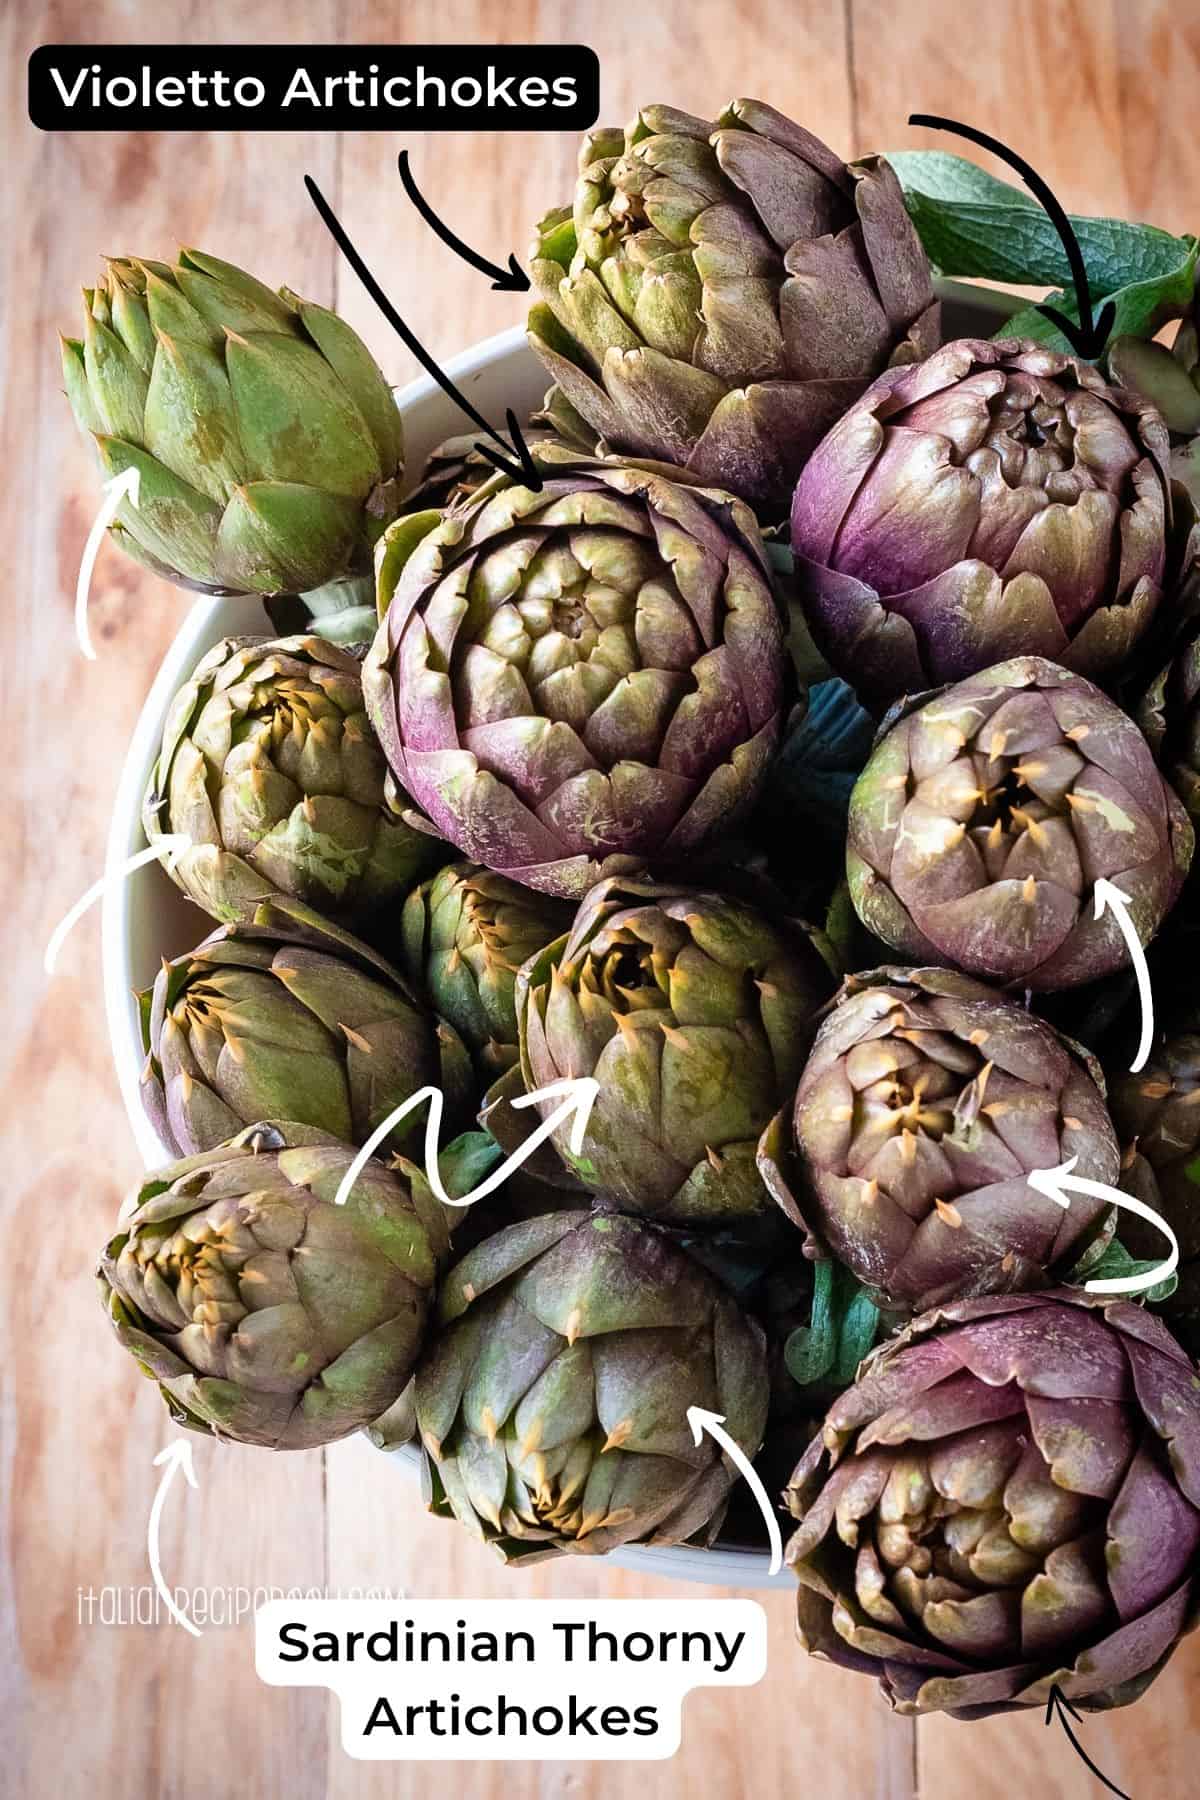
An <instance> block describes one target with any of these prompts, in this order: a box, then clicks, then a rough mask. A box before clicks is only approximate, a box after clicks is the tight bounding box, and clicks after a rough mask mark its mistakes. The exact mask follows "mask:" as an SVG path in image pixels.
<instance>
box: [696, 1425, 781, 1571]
mask: <svg viewBox="0 0 1200 1800" xmlns="http://www.w3.org/2000/svg"><path fill="white" fill-rule="evenodd" d="M687 1422H688V1424H689V1425H690V1426H691V1428H692V1442H693V1443H694V1444H697V1445H698V1444H699V1442H700V1439H701V1438H702V1437H703V1435H704V1433H705V1432H706V1431H707V1433H708V1435H709V1436H710V1437H711V1438H715V1439H716V1441H717V1443H718V1444H720V1446H721V1448H722V1450H723V1451H724V1452H725V1454H726V1456H728V1457H729V1459H730V1460H731V1462H733V1463H735V1464H736V1465H737V1471H738V1474H739V1475H740V1476H741V1477H742V1479H743V1481H745V1482H746V1483H747V1484H748V1485H749V1488H750V1492H751V1493H752V1494H753V1495H754V1498H755V1499H756V1500H757V1502H758V1508H759V1511H760V1512H761V1513H762V1516H763V1518H764V1519H765V1520H766V1522H767V1536H768V1538H770V1540H771V1568H770V1573H771V1574H772V1575H778V1573H779V1571H780V1569H781V1568H782V1567H783V1539H782V1537H781V1536H780V1534H779V1521H778V1519H777V1518H776V1517H775V1508H774V1507H773V1506H772V1505H771V1501H770V1496H769V1495H768V1493H767V1490H766V1488H765V1487H764V1486H763V1484H762V1482H761V1481H760V1480H759V1478H758V1476H757V1475H756V1474H755V1472H754V1468H753V1466H752V1464H751V1462H750V1458H749V1457H748V1456H747V1455H746V1452H745V1451H744V1450H743V1449H742V1447H741V1445H740V1444H735V1443H734V1441H733V1439H732V1438H731V1437H730V1435H729V1433H728V1432H727V1431H726V1430H725V1414H724V1413H714V1412H706V1411H705V1410H704V1408H703V1407H702V1406H689V1407H688V1409H687Z"/></svg>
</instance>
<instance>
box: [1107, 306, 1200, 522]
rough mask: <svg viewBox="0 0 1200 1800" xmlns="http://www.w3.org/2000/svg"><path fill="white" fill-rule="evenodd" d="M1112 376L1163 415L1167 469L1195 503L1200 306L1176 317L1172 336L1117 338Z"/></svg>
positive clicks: (1198, 501) (1199, 469)
mask: <svg viewBox="0 0 1200 1800" xmlns="http://www.w3.org/2000/svg"><path fill="white" fill-rule="evenodd" d="M1107 362H1108V372H1109V375H1110V376H1111V378H1112V380H1113V381H1119V382H1120V384H1121V386H1122V387H1126V388H1130V389H1132V391H1133V392H1134V393H1135V394H1140V395H1141V396H1142V398H1143V399H1145V400H1148V401H1149V402H1150V404H1151V405H1152V406H1156V407H1157V408H1158V410H1159V412H1160V413H1161V414H1162V416H1163V422H1164V424H1165V425H1166V427H1167V430H1168V431H1169V432H1170V434H1171V446H1172V447H1171V473H1172V475H1173V476H1174V477H1175V479H1176V481H1178V482H1180V483H1181V484H1182V486H1183V487H1184V488H1185V489H1186V491H1187V494H1188V496H1189V498H1190V499H1191V501H1192V503H1193V505H1195V506H1198V507H1200V305H1195V306H1193V309H1192V312H1191V315H1190V316H1189V317H1188V318H1186V319H1181V320H1180V322H1179V329H1178V330H1177V331H1176V333H1175V341H1174V343H1173V344H1172V345H1171V348H1170V349H1169V350H1168V349H1167V347H1166V345H1165V344H1157V343H1152V342H1150V341H1149V340H1147V339H1145V338H1132V337H1121V338H1117V339H1116V340H1115V342H1114V343H1112V344H1110V345H1109V347H1108V356H1107Z"/></svg>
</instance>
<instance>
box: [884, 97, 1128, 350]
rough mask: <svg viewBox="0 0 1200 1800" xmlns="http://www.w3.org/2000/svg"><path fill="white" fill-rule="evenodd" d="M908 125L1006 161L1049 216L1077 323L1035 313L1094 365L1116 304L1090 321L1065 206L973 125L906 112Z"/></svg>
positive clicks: (1053, 310) (1084, 276) (1083, 270)
mask: <svg viewBox="0 0 1200 1800" xmlns="http://www.w3.org/2000/svg"><path fill="white" fill-rule="evenodd" d="M908 122H909V124H910V125H928V126H929V127H930V129H931V130H933V131H952V132H954V134H955V135H956V136H957V137H963V138H968V139H969V140H970V141H971V143H973V144H978V145H979V147H980V149H982V150H990V151H991V152H992V155H993V156H998V157H999V158H1000V160H1001V162H1006V163H1007V164H1008V166H1009V168H1010V169H1015V170H1016V172H1017V174H1018V175H1019V176H1020V177H1021V180H1022V181H1023V182H1024V183H1025V186H1026V187H1027V188H1028V189H1029V191H1030V193H1031V194H1032V195H1033V196H1034V198H1035V199H1036V200H1037V201H1039V202H1040V204H1041V205H1042V207H1043V208H1044V209H1045V211H1046V213H1047V214H1048V215H1049V218H1050V223H1051V224H1052V225H1053V226H1054V229H1055V231H1057V233H1058V235H1059V238H1060V239H1061V240H1062V247H1063V249H1064V250H1065V251H1066V253H1067V261H1068V262H1069V263H1070V265H1071V280H1072V282H1073V283H1074V287H1075V304H1076V306H1077V307H1078V309H1079V324H1078V325H1077V324H1076V323H1075V321H1074V319H1068V318H1067V316H1066V314H1065V313H1060V312H1059V310H1058V308H1057V307H1056V306H1039V307H1038V308H1037V311H1038V312H1040V313H1042V314H1044V315H1045V317H1046V318H1047V319H1049V320H1050V323H1051V324H1052V325H1057V327H1058V329H1059V330H1060V331H1061V332H1062V334H1063V336H1064V337H1065V338H1067V339H1068V340H1069V342H1070V344H1071V347H1072V349H1073V350H1074V351H1075V354H1076V355H1077V356H1082V357H1083V359H1084V361H1085V362H1095V361H1096V360H1097V358H1098V357H1099V356H1100V355H1101V353H1102V352H1103V349H1104V346H1105V344H1107V342H1108V334H1109V332H1110V331H1111V330H1112V324H1113V320H1114V319H1115V318H1116V316H1117V307H1116V302H1115V301H1113V300H1106V301H1105V303H1104V305H1103V306H1102V307H1101V309H1100V317H1099V318H1098V319H1096V320H1093V318H1092V290H1091V286H1090V284H1089V282H1088V272H1087V265H1086V264H1085V262H1084V260H1083V251H1082V250H1081V249H1080V248H1079V239H1078V238H1077V237H1076V236H1075V230H1074V227H1073V226H1072V224H1071V221H1070V219H1069V218H1068V217H1067V214H1066V209H1065V207H1063V206H1062V205H1061V204H1060V202H1059V201H1058V200H1057V199H1056V198H1055V196H1054V194H1053V193H1052V192H1051V191H1050V189H1049V188H1048V187H1047V186H1046V183H1045V182H1044V181H1043V180H1042V178H1041V176H1040V175H1039V174H1038V172H1037V170H1036V169H1032V168H1030V166H1029V164H1028V163H1027V162H1026V161H1025V159H1024V157H1021V156H1018V155H1017V153H1016V151H1015V150H1010V149H1009V147H1008V145H1007V144H1002V143H1001V142H1000V141H999V139H998V138H994V137H989V136H988V134H987V132H986V131H976V130H975V127H974V126H973V125H960V124H959V122H958V120H957V119H940V118H938V117H937V116H936V115H935V114H933V113H910V114H909V118H908Z"/></svg>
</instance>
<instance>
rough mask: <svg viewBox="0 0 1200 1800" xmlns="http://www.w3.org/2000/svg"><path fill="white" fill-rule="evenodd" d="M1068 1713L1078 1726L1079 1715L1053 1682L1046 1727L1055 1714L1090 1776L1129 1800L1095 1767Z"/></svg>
mask: <svg viewBox="0 0 1200 1800" xmlns="http://www.w3.org/2000/svg"><path fill="white" fill-rule="evenodd" d="M1068 1713H1070V1715H1071V1717H1072V1719H1074V1720H1075V1723H1076V1724H1078V1723H1079V1714H1078V1713H1077V1712H1076V1711H1075V1708H1074V1707H1073V1706H1072V1705H1071V1702H1070V1701H1069V1700H1068V1699H1067V1696H1066V1695H1065V1694H1064V1693H1063V1691H1062V1689H1061V1688H1060V1687H1059V1685H1058V1683H1057V1682H1055V1684H1054V1685H1053V1687H1052V1688H1051V1689H1050V1698H1049V1699H1048V1700H1047V1702H1046V1724H1047V1725H1048V1724H1049V1723H1050V1721H1051V1719H1052V1718H1054V1716H1055V1714H1057V1715H1058V1718H1059V1719H1060V1720H1061V1722H1062V1728H1063V1730H1064V1731H1065V1732H1066V1734H1067V1738H1068V1740H1069V1742H1070V1745H1071V1748H1072V1750H1074V1752H1075V1754H1076V1756H1078V1757H1079V1758H1080V1759H1081V1760H1082V1761H1083V1762H1085V1763H1086V1764H1087V1766H1088V1768H1089V1769H1090V1770H1091V1771H1092V1774H1093V1775H1094V1776H1095V1777H1096V1780H1097V1781H1099V1782H1101V1783H1102V1784H1103V1785H1104V1786H1105V1787H1106V1788H1107V1789H1108V1791H1109V1793H1110V1794H1118V1795H1120V1800H1130V1797H1129V1795H1128V1794H1127V1793H1126V1792H1125V1790H1124V1788H1119V1787H1118V1786H1117V1784H1116V1782H1115V1781H1110V1780H1109V1779H1108V1776H1107V1775H1105V1774H1103V1773H1102V1772H1101V1770H1099V1769H1098V1768H1097V1767H1096V1765H1095V1763H1094V1762H1093V1761H1092V1759H1091V1757H1090V1756H1089V1755H1088V1753H1087V1751H1086V1750H1085V1749H1084V1747H1083V1745H1082V1744H1081V1743H1080V1742H1079V1739H1078V1738H1077V1737H1076V1736H1075V1733H1074V1732H1073V1731H1072V1730H1071V1727H1070V1724H1069V1723H1068V1721H1067V1714H1068Z"/></svg>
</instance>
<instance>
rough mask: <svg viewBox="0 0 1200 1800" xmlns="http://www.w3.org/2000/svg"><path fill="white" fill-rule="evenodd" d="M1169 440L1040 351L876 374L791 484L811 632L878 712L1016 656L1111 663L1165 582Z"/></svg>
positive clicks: (968, 356) (955, 348) (1152, 417)
mask: <svg viewBox="0 0 1200 1800" xmlns="http://www.w3.org/2000/svg"><path fill="white" fill-rule="evenodd" d="M1168 452H1169V446H1168V442H1167V434H1166V432H1165V430H1164V428H1163V424H1162V420H1161V419H1160V418H1159V416H1158V414H1157V412H1155V410H1154V408H1153V407H1151V406H1150V405H1149V404H1148V403H1147V402H1145V401H1142V400H1140V399H1138V398H1137V397H1136V396H1134V395H1132V394H1129V393H1126V392H1125V391H1123V390H1121V389H1117V388H1112V387H1109V386H1108V385H1107V384H1106V383H1105V382H1104V381H1103V380H1102V379H1101V378H1100V376H1099V375H1097V374H1096V371H1095V370H1094V369H1093V368H1091V367H1090V365H1088V364H1086V363H1080V362H1076V361H1075V360H1074V359H1073V358H1071V357H1069V356H1062V355H1059V354H1058V353H1057V352H1056V351H1052V350H1046V349H1043V348H1041V347H1040V346H1038V345H1035V344H1030V343H1024V342H1020V341H1017V340H1010V339H1005V340H1002V341H1000V342H991V343H988V342H985V341H982V340H976V339H963V340H961V341H959V342H955V343H951V344H947V345H946V346H945V348H944V349H942V350H939V351H938V352H937V354H936V355H934V356H932V357H930V359H929V361H928V362H926V363H923V364H922V365H921V366H920V367H919V368H914V369H899V370H895V371H892V372H890V373H889V374H887V375H885V376H882V377H881V378H880V380H879V381H877V382H876V383H875V386H874V387H873V388H872V389H871V390H870V392H869V393H868V394H866V395H864V396H863V398H862V400H861V401H860V402H859V403H858V404H857V405H856V406H854V407H852V408H851V410H850V411H849V412H848V413H847V414H846V416H845V418H843V419H842V420H841V421H840V423H839V424H837V425H836V426H835V427H834V429H833V430H832V431H831V432H830V433H829V436H828V437H827V438H826V439H825V441H824V443H822V444H821V446H820V448H819V449H818V450H817V451H816V452H815V453H814V455H813V456H812V458H811V460H810V461H809V463H808V466H807V467H806V469H805V470H804V473H803V475H802V476H801V478H800V481H799V484H798V485H797V488H796V495H795V500H794V502H793V505H792V548H793V550H794V552H795V555H796V559H797V561H796V573H797V578H798V580H799V582H800V584H801V590H802V592H803V595H804V604H805V610H806V613H807V616H808V622H809V626H810V628H811V630H812V633H813V636H814V638H815V639H816V640H817V643H818V645H819V647H820V648H821V649H822V650H823V651H824V653H825V655H826V656H827V657H828V658H829V661H830V662H831V663H832V665H833V667H834V668H835V669H836V670H837V671H838V673H839V674H841V675H844V676H845V677H846V679H847V680H848V681H850V682H851V683H852V684H853V685H854V687H855V688H856V689H857V691H858V693H859V694H860V695H861V696H862V698H863V699H864V700H865V701H866V702H867V703H868V704H869V705H871V706H873V707H875V708H877V709H878V710H882V709H883V708H884V707H885V706H886V705H887V704H888V703H889V702H890V701H892V700H895V699H898V698H899V697H900V696H901V695H903V694H906V693H908V694H911V693H915V692H918V691H919V690H920V689H922V688H928V687H933V686H935V685H937V684H938V683H940V682H944V681H958V680H960V679H961V678H962V677H963V676H967V675H973V674H975V673H976V671H977V670H980V669H984V668H986V667H987V666H988V664H989V663H994V662H999V661H1000V660H1001V659H1002V658H1004V657H1007V656H1013V655H1016V654H1019V653H1032V654H1036V655H1039V656H1047V657H1051V658H1053V660H1054V661H1056V662H1059V663H1061V664H1063V665H1064V667H1067V668H1071V669H1076V670H1078V671H1079V672H1080V673H1081V674H1084V675H1090V676H1095V677H1096V678H1098V679H1099V678H1103V677H1106V676H1108V675H1111V674H1114V673H1116V672H1117V671H1119V670H1120V668H1121V665H1122V664H1123V663H1124V662H1125V660H1126V659H1127V657H1128V655H1129V652H1130V650H1131V649H1132V648H1133V646H1134V645H1135V644H1136V642H1137V641H1138V639H1139V638H1140V637H1141V635H1142V634H1143V632H1144V631H1145V630H1146V627H1147V626H1148V625H1149V623H1150V620H1151V619H1152V617H1153V616H1154V612H1155V610H1156V608H1157V606H1158V603H1159V599H1160V597H1161V593H1162V589H1163V583H1164V577H1165V574H1166V568H1167V532H1168V527H1169V524H1170V518H1171V499H1170V483H1169V477H1168V471H1167V459H1168Z"/></svg>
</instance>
